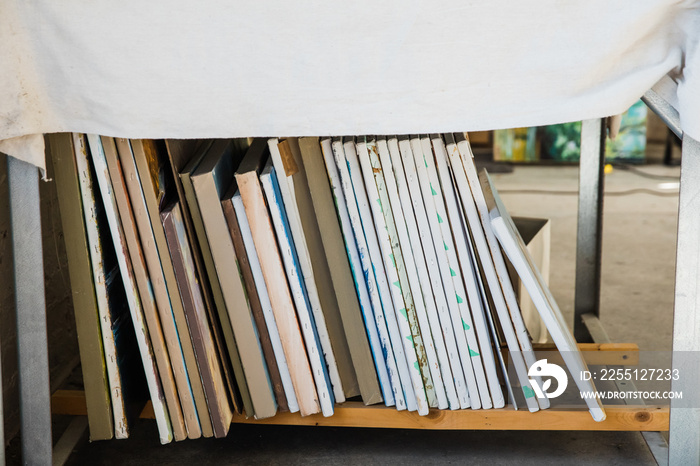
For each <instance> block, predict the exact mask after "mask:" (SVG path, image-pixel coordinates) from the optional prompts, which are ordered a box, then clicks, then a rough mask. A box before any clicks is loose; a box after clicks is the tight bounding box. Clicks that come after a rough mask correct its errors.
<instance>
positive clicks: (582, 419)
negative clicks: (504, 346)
mask: <svg viewBox="0 0 700 466" xmlns="http://www.w3.org/2000/svg"><path fill="white" fill-rule="evenodd" d="M605 410H606V413H607V416H608V417H607V419H606V420H605V421H603V422H595V421H594V420H593V418H592V417H591V415H590V414H589V412H588V410H586V409H583V408H579V407H570V408H552V409H547V410H543V411H539V412H536V413H530V412H528V411H527V410H519V411H515V410H514V409H512V408H511V407H506V408H503V409H487V410H485V409H480V410H471V409H466V410H456V411H448V410H430V413H429V414H428V415H427V416H418V415H417V414H416V413H410V412H408V411H396V409H394V408H387V407H385V406H364V405H363V404H362V403H360V402H346V403H344V404H342V405H338V406H336V408H335V414H334V415H333V416H331V417H323V416H322V415H320V414H316V415H313V416H307V417H301V416H300V415H299V414H298V413H296V414H291V413H280V414H277V415H276V416H274V417H272V418H269V419H263V420H256V419H252V418H251V419H246V418H245V417H244V416H241V415H235V416H234V418H233V422H234V423H241V424H268V425H299V426H329V427H373V428H395V429H429V430H600V431H666V430H668V421H669V408H668V406H632V405H619V406H618V405H615V406H606V407H605ZM52 411H53V413H54V414H67V415H85V414H86V413H87V410H86V407H85V395H84V393H83V392H82V391H73V390H59V391H57V392H56V393H54V395H53V397H52ZM141 417H143V418H153V408H152V406H151V404H150V402H149V403H148V404H147V405H146V407H145V408H144V410H143V412H142V413H141Z"/></svg>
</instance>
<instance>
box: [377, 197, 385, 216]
mask: <svg viewBox="0 0 700 466" xmlns="http://www.w3.org/2000/svg"><path fill="white" fill-rule="evenodd" d="M377 202H378V203H379V210H380V211H381V212H382V213H384V207H382V200H381V199H377Z"/></svg>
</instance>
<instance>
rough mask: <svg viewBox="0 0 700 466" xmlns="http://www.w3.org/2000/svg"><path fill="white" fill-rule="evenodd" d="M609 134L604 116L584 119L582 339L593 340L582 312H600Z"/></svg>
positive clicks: (577, 332)
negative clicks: (606, 151) (606, 149)
mask: <svg viewBox="0 0 700 466" xmlns="http://www.w3.org/2000/svg"><path fill="white" fill-rule="evenodd" d="M605 135H606V128H605V119H604V118H600V119H594V120H584V121H583V122H582V124H581V163H580V168H579V194H578V231H577V235H576V238H577V239H576V297H575V300H574V336H575V337H576V340H577V341H578V342H579V343H591V342H592V341H593V340H592V338H591V334H590V333H589V331H588V329H587V328H586V326H585V325H584V324H583V320H582V316H583V315H584V314H589V313H590V314H594V315H595V316H598V315H599V314H600V261H601V254H602V239H603V168H604V165H605Z"/></svg>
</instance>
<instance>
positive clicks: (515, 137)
mask: <svg viewBox="0 0 700 466" xmlns="http://www.w3.org/2000/svg"><path fill="white" fill-rule="evenodd" d="M646 122H647V107H646V105H644V103H643V102H642V101H641V100H638V101H637V102H636V103H635V104H634V105H632V106H631V107H630V108H629V110H627V111H626V112H625V113H623V114H622V122H621V124H620V131H619V133H618V134H617V137H616V138H615V139H614V140H613V139H610V138H608V139H607V140H606V144H605V158H606V159H607V160H614V161H625V162H631V163H641V162H643V161H644V157H645V151H646ZM580 156H581V122H580V121H573V122H569V123H562V124H558V125H549V126H541V127H538V128H514V129H505V130H497V131H494V148H493V158H494V160H496V161H510V162H536V161H540V160H552V161H557V162H578V160H579V158H580Z"/></svg>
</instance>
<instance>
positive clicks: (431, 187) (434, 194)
mask: <svg viewBox="0 0 700 466" xmlns="http://www.w3.org/2000/svg"><path fill="white" fill-rule="evenodd" d="M430 190H431V191H432V192H433V196H437V191H435V188H433V183H430Z"/></svg>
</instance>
